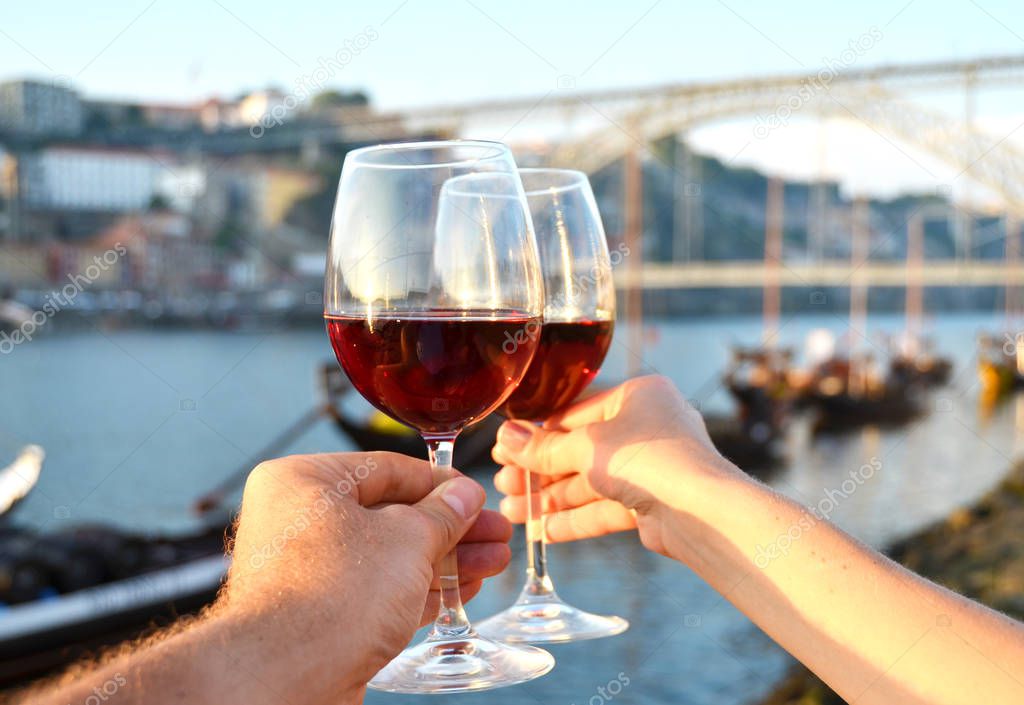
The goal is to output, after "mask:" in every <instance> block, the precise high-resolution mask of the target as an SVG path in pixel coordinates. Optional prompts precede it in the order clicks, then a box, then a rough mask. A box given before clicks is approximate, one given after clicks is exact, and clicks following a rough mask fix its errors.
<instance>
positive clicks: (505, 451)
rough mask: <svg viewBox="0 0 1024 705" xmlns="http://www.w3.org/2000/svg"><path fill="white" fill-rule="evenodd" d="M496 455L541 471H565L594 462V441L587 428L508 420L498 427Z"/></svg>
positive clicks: (544, 473)
mask: <svg viewBox="0 0 1024 705" xmlns="http://www.w3.org/2000/svg"><path fill="white" fill-rule="evenodd" d="M493 456H494V458H495V460H498V461H499V462H500V463H502V464H503V465H518V466H519V467H522V468H529V469H530V470H532V471H533V472H535V473H540V474H542V475H564V474H567V473H571V472H579V471H581V470H586V469H589V468H590V467H591V466H592V465H593V458H594V444H593V443H592V442H591V440H590V438H589V437H588V436H587V433H586V430H585V429H580V430H578V431H572V432H568V433H566V432H564V431H548V430H544V429H540V428H537V427H535V426H534V425H533V424H529V423H522V422H519V421H506V422H505V423H503V424H502V425H501V428H499V429H498V438H497V443H496V444H495V448H494V451H493Z"/></svg>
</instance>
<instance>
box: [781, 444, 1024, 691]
mask: <svg viewBox="0 0 1024 705" xmlns="http://www.w3.org/2000/svg"><path fill="white" fill-rule="evenodd" d="M888 554H889V555H890V556H891V557H892V558H893V559H894V560H896V561H899V562H900V563H902V564H903V565H905V566H906V567H907V568H909V569H910V570H913V571H914V572H915V573H919V574H921V575H923V576H925V577H927V578H929V579H930V580H934V581H935V582H937V583H940V584H942V585H944V586H946V587H948V588H950V589H951V590H955V591H956V592H958V593H960V594H962V595H966V596H968V597H970V598H972V599H974V600H978V601H979V602H983V603H984V604H986V605H989V606H990V607H993V608H995V609H997V610H999V611H1001V612H1004V613H1006V614H1008V615H1011V616H1012V617H1014V618H1016V619H1022V620H1024V462H1020V463H1017V464H1016V465H1015V466H1014V468H1013V470H1012V471H1011V472H1010V474H1009V476H1008V477H1007V478H1006V479H1005V480H1003V482H1002V483H1000V485H999V486H998V487H996V488H995V489H994V490H992V491H991V492H989V493H988V494H987V495H985V496H984V497H983V498H982V499H981V500H980V501H978V502H977V503H976V504H975V505H973V506H972V507H969V508H965V509H960V510H957V511H955V512H953V513H952V514H951V515H950V516H949V517H948V518H947V519H946V520H945V521H943V522H941V523H939V524H936V525H933V526H931V527H929V528H927V529H924V530H923V531H920V532H918V533H916V534H914V535H913V536H910V537H909V538H907V539H905V540H903V541H900V542H899V543H897V544H896V545H894V546H893V547H891V548H890V550H889V551H888ZM842 703H844V701H843V699H842V698H840V697H839V696H838V695H836V694H835V693H834V692H832V690H831V689H830V688H829V687H828V686H827V685H825V684H824V683H822V682H821V680H819V679H818V678H817V677H816V676H815V675H814V674H813V673H811V672H810V671H808V670H807V669H806V668H804V667H803V666H801V665H799V664H798V665H796V666H794V668H793V669H792V670H791V671H790V673H789V674H788V675H787V676H786V678H785V680H784V681H783V682H782V684H781V685H780V686H779V687H778V688H776V690H775V691H774V692H773V693H772V694H771V695H770V696H769V697H768V698H766V699H765V700H763V701H762V705H842Z"/></svg>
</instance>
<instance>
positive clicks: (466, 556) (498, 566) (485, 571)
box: [430, 543, 512, 590]
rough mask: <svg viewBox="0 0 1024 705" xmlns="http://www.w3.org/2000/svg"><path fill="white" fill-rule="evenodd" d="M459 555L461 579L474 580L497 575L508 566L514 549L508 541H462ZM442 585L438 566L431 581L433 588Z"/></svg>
mask: <svg viewBox="0 0 1024 705" xmlns="http://www.w3.org/2000/svg"><path fill="white" fill-rule="evenodd" d="M455 551H456V552H457V553H458V556H459V580H460V581H462V582H472V581H474V580H483V579H484V578H490V577H492V576H495V575H497V574H498V573H500V572H501V571H503V570H505V568H507V567H508V563H509V561H510V560H511V559H512V549H511V548H509V545H508V544H507V543H460V544H459V545H458V546H456V547H455ZM440 587H441V583H440V581H439V580H438V573H437V568H436V566H435V568H434V578H433V581H432V582H431V583H430V589H431V590H437V589H439V588H440Z"/></svg>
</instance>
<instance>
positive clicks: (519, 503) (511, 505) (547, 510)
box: [498, 494, 602, 524]
mask: <svg viewBox="0 0 1024 705" xmlns="http://www.w3.org/2000/svg"><path fill="white" fill-rule="evenodd" d="M600 499H602V498H601V497H600V496H596V498H595V499H592V500H589V501H588V502H580V503H579V504H573V505H571V506H556V505H555V504H554V503H553V502H552V499H551V497H550V496H547V495H544V494H541V508H542V511H543V512H544V514H553V513H554V512H564V511H568V510H570V509H576V508H577V507H580V506H583V504H588V503H589V502H594V501H598V500H600ZM498 509H499V510H500V511H501V514H502V516H504V517H505V518H506V519H508V520H509V521H510V522H512V523H513V524H524V523H526V511H527V502H526V495H521V494H520V495H510V496H508V497H504V498H502V500H501V504H500V505H499V507H498Z"/></svg>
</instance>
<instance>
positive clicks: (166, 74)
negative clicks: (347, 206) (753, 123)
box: [0, 0, 1024, 172]
mask: <svg viewBox="0 0 1024 705" xmlns="http://www.w3.org/2000/svg"><path fill="white" fill-rule="evenodd" d="M12 4H13V3H12ZM367 28H370V29H372V31H373V33H374V34H375V35H376V38H375V39H373V40H372V41H371V42H370V43H369V45H368V46H366V48H365V49H364V50H362V51H360V52H359V54H358V55H355V56H353V57H352V60H351V62H350V63H348V64H347V65H346V66H345V67H344V68H343V69H342V70H341V71H340V72H339V74H338V77H337V80H336V81H335V84H336V85H337V86H338V87H341V88H363V89H366V90H368V91H369V92H370V94H371V95H372V96H373V99H374V100H375V102H376V103H377V104H379V105H380V106H382V107H404V106H414V105H422V104H427V103H439V102H452V101H464V100H471V99H474V98H485V97H496V96H509V95H542V94H544V93H546V92H547V91H549V90H551V89H552V88H555V87H556V85H557V81H558V77H559V76H566V75H568V76H572V77H573V78H574V81H575V85H576V87H577V88H578V89H590V88H603V87H609V86H634V85H646V84H652V83H661V82H670V81H696V80H712V79H720V78H735V77H739V76H744V75H759V74H765V73H777V72H802V71H806V72H815V71H817V70H818V69H819V68H820V67H821V66H822V64H823V61H824V60H825V59H826V58H829V57H836V56H838V55H839V54H840V53H841V52H842V51H843V50H844V49H845V48H846V47H847V45H848V43H849V42H850V40H851V39H855V38H856V37H858V36H860V35H862V34H864V33H865V32H868V31H871V29H872V28H877V29H878V30H879V31H880V32H881V35H882V39H881V40H880V41H878V42H877V43H876V44H875V45H874V46H873V47H872V48H871V49H870V51H868V52H866V53H865V55H864V56H862V57H860V58H859V59H858V62H857V63H858V65H865V66H869V65H874V64H881V63H888V62H897V61H900V62H908V61H924V60H929V59H948V58H965V57H972V56H979V55H995V54H1007V53H1022V52H1024V13H1021V12H1020V11H1019V2H1013V1H1012V0H976V1H975V0H948V1H943V2H938V1H935V0H933V1H931V2H928V1H926V0H914V1H912V2H909V3H907V2H906V1H905V0H896V2H881V1H878V0H858V1H857V2H842V3H838V2H815V3H810V2H804V3H794V2H771V3H766V2H748V1H741V0H727V1H726V2H718V1H717V0H708V1H704V2H682V1H681V0H661V2H652V1H648V0H637V1H636V2H629V3H626V2H621V3H611V2H598V1H597V0H591V1H590V2H582V1H578V0H577V1H573V2H559V1H558V0H547V1H545V2H540V1H535V0H520V1H517V2H509V1H508V0H505V1H502V2H498V1H496V0H472V1H471V2H470V1H468V0H448V1H443V2H440V1H435V2H428V1H427V0H408V1H407V2H403V1H402V0H377V1H375V2H358V3H356V2H324V1H323V0H320V1H318V2H309V1H307V0H290V1H289V2H280V1H274V2H271V1H270V0H249V1H247V2H242V1H240V0H176V1H175V0H118V2H107V3H81V2H76V1H73V0H51V1H49V2H46V1H42V0H41V1H38V2H32V3H26V2H18V3H17V10H16V11H13V12H12V11H11V9H10V8H8V9H7V11H6V12H5V13H4V17H3V20H2V24H0V74H2V76H3V77H7V78H10V77H20V76H36V77H43V78H46V77H48V76H51V75H54V74H57V75H62V76H67V77H70V80H71V82H72V83H73V84H74V85H75V86H76V87H78V88H79V89H80V90H81V91H82V92H83V93H85V94H86V95H91V96H110V97H114V96H117V97H140V98H146V99H151V100H161V101H171V102H178V101H190V100H196V99H200V98H204V97H207V96H210V95H222V96H232V95H235V94H237V93H239V92H241V91H244V90H247V89H253V88H258V87H262V86H265V85H268V84H277V85H279V86H282V87H284V88H285V89H287V88H289V87H290V86H292V85H293V84H294V82H295V81H296V80H297V79H299V78H300V77H302V76H304V75H308V74H309V72H310V71H312V70H313V69H314V68H315V67H316V66H317V60H318V58H319V57H326V56H330V55H332V54H335V53H336V52H337V51H338V50H339V49H341V48H342V47H344V46H345V42H346V40H353V39H354V38H355V37H357V36H358V35H359V34H360V33H362V32H365V31H367ZM1012 97H1013V96H1007V95H1006V94H1005V93H1004V94H1000V95H996V96H994V97H992V98H988V97H983V98H982V100H981V101H980V102H979V112H980V113H981V115H982V117H983V118H985V119H990V120H992V121H993V122H992V124H993V125H997V124H998V125H999V126H1000V127H1001V126H1002V125H1004V124H1005V125H1009V124H1010V123H1012V121H1013V119H1014V118H1015V117H1016V116H1017V114H1019V113H1024V106H1022V105H1021V102H1020V101H1019V100H1012V99H1011V98H1012ZM727 127H728V126H718V127H715V128H709V130H707V131H704V137H703V138H702V139H703V140H704V141H705V142H706V141H707V140H710V142H711V146H710V148H712V149H713V150H715V151H720V152H721V153H723V154H724V153H726V152H728V148H730V147H731V148H733V149H735V147H736V144H735V143H730V144H728V145H727V144H725V143H726V142H730V140H729V139H727V138H726V137H724V136H722V135H726V134H727V133H728V131H729V130H728V129H727ZM743 129H745V130H746V131H747V132H749V127H745V128H743ZM801 129H803V128H801V127H800V126H799V125H798V126H796V127H795V128H794V130H795V132H794V133H793V134H795V135H800V134H801ZM997 129H1000V128H997ZM716 134H719V136H718V137H716V136H715V135H716ZM699 137H700V136H699V135H697V136H695V139H696V141H697V142H698V143H701V139H697V138H699ZM790 137H792V135H791V136H790ZM805 137H806V135H804V136H803V137H801V141H802V142H806V141H807V140H806V139H805ZM780 139H782V138H780ZM772 141H773V140H765V143H766V144H764V145H759V147H760V148H763V149H768V151H769V153H771V152H772V151H773V149H774V154H775V156H774V157H772V158H773V159H777V158H778V157H779V155H780V154H781V153H782V150H783V149H791V147H785V148H780V147H779V146H778V145H776V147H774V148H770V146H769V145H768V144H767V143H770V142H772ZM836 141H840V142H841V141H843V140H840V139H839V138H836ZM732 142H735V140H733V141H732ZM855 151H856V150H855ZM755 152H757V150H755ZM754 156H755V158H754V159H753V162H752V163H758V158H756V157H757V155H756V154H755V155H754ZM804 161H806V160H804ZM821 161H822V160H821V159H820V158H818V159H817V162H818V163H820V162H821ZM781 166H782V167H784V168H785V165H784V164H783V165H781ZM796 171H798V172H799V171H800V169H796Z"/></svg>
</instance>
